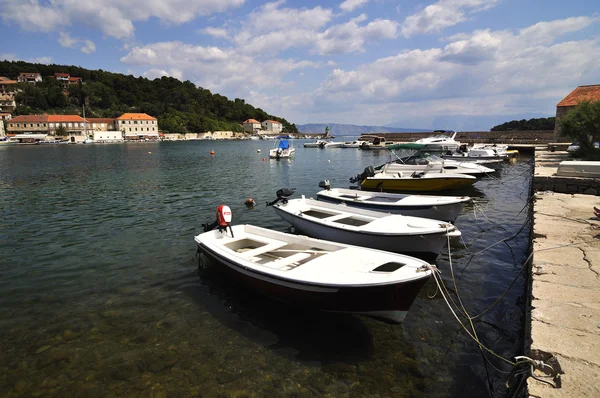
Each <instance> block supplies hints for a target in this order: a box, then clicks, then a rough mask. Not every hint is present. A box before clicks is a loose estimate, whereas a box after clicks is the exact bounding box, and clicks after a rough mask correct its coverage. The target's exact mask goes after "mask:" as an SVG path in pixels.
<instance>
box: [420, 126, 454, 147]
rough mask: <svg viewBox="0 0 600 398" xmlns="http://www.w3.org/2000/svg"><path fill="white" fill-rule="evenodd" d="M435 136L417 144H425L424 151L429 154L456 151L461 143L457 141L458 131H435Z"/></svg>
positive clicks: (421, 140)
mask: <svg viewBox="0 0 600 398" xmlns="http://www.w3.org/2000/svg"><path fill="white" fill-rule="evenodd" d="M433 133H434V135H433V136H431V137H427V138H421V139H420V140H416V141H415V142H414V143H415V144H423V145H424V146H423V148H422V150H423V151H429V152H448V151H456V150H457V149H458V147H459V146H460V142H458V141H455V140H454V138H455V137H456V131H454V130H435V131H434V132H433Z"/></svg>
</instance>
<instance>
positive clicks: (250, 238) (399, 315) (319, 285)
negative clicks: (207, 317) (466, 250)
mask: <svg viewBox="0 0 600 398" xmlns="http://www.w3.org/2000/svg"><path fill="white" fill-rule="evenodd" d="M194 240H195V241H196V243H197V245H198V252H199V253H202V254H204V255H206V256H208V257H210V258H212V259H213V260H215V261H216V263H217V264H216V265H217V267H218V268H219V269H221V270H223V271H225V272H226V273H228V274H229V275H231V276H232V277H234V278H236V279H238V280H240V281H241V282H243V283H245V284H246V285H248V286H249V287H251V288H253V289H255V290H256V291H257V292H258V293H261V294H264V295H266V296H270V297H272V298H275V299H277V300H280V301H284V302H287V303H290V304H292V305H296V306H299V307H302V308H309V309H314V310H320V311H330V312H342V313H350V314H363V315H367V316H371V317H375V318H378V319H381V320H384V321H387V322H394V323H400V322H402V320H403V319H404V318H405V317H406V314H407V312H408V309H409V308H410V306H411V304H412V302H413V301H414V300H415V298H416V297H417V295H418V294H419V291H420V290H421V288H422V287H423V285H424V284H425V283H426V282H427V280H428V278H429V276H430V275H431V272H432V271H431V269H432V266H430V265H429V264H427V263H426V262H425V261H422V260H419V259H416V258H413V257H409V256H405V255H402V254H396V253H390V252H385V251H380V250H374V249H369V248H365V247H358V246H350V245H345V244H341V243H335V242H328V241H324V240H319V239H313V238H309V237H306V236H297V235H292V234H286V233H283V232H277V231H272V230H269V229H265V228H259V227H255V226H252V225H236V226H234V227H231V228H230V233H228V232H227V230H212V231H209V232H205V233H202V234H200V235H197V236H196V237H194Z"/></svg>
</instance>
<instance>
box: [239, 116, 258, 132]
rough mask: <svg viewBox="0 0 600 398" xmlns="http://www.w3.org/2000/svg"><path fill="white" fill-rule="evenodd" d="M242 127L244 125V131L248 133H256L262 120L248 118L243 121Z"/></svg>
mask: <svg viewBox="0 0 600 398" xmlns="http://www.w3.org/2000/svg"><path fill="white" fill-rule="evenodd" d="M242 127H244V131H245V132H246V133H256V132H257V131H258V130H260V127H261V125H260V122H259V121H258V120H256V119H248V120H246V121H244V123H242Z"/></svg>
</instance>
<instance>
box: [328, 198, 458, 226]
mask: <svg viewBox="0 0 600 398" xmlns="http://www.w3.org/2000/svg"><path fill="white" fill-rule="evenodd" d="M317 198H318V199H319V200H323V201H325V202H329V203H345V204H346V205H348V206H351V207H356V208H360V209H368V210H375V211H381V212H386V213H392V214H402V215H404V216H411V217H423V218H431V219H433V220H441V221H447V222H451V223H453V222H454V221H456V218H457V217H458V216H459V215H460V213H461V212H462V209H463V206H464V203H452V204H446V205H431V206H403V205H393V204H380V203H373V202H367V201H364V200H361V201H356V200H350V199H341V198H333V197H331V196H325V195H319V194H318V193H317Z"/></svg>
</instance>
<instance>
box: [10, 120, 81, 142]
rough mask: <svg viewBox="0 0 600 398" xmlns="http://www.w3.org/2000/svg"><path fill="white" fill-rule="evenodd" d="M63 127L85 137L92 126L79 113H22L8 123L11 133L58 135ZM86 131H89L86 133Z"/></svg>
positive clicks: (69, 131)
mask: <svg viewBox="0 0 600 398" xmlns="http://www.w3.org/2000/svg"><path fill="white" fill-rule="evenodd" d="M60 127H63V128H64V129H65V131H66V132H67V134H68V135H74V136H79V137H81V139H85V138H86V137H87V136H88V135H89V134H90V133H91V131H92V128H91V127H90V126H89V125H87V124H86V123H85V120H84V119H83V118H82V117H81V116H79V115H22V116H16V117H13V118H12V119H10V120H9V121H8V123H7V128H6V130H7V133H9V134H16V135H17V136H18V135H19V134H47V135H56V130H57V129H58V128H60ZM84 131H86V132H87V133H85V132H84Z"/></svg>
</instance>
